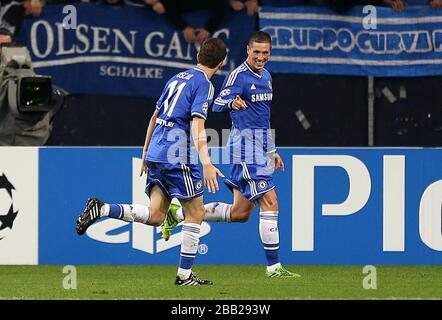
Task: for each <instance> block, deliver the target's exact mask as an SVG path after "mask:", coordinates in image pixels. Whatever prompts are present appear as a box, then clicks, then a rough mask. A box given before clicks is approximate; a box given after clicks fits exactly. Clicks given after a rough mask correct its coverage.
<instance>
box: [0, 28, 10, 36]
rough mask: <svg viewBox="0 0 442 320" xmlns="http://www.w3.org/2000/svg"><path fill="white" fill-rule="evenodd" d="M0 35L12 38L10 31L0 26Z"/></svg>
mask: <svg viewBox="0 0 442 320" xmlns="http://www.w3.org/2000/svg"><path fill="white" fill-rule="evenodd" d="M0 35H2V36H10V37H11V38H12V32H11V31H9V30H8V29H6V28H0Z"/></svg>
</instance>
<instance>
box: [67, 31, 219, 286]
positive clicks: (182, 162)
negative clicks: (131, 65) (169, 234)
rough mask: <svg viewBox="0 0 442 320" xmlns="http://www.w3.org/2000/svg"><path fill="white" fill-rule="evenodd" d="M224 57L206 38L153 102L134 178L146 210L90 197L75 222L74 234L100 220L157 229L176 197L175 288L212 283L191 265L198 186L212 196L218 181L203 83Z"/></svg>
mask: <svg viewBox="0 0 442 320" xmlns="http://www.w3.org/2000/svg"><path fill="white" fill-rule="evenodd" d="M226 53H227V52H226V47H225V45H224V43H223V42H222V41H221V40H220V39H217V38H210V39H208V40H206V41H205V42H204V43H203V45H202V46H201V49H200V51H199V52H198V57H197V60H198V64H197V66H196V67H195V68H193V69H189V70H186V71H184V72H180V73H178V74H177V75H175V76H173V77H172V78H171V79H170V80H169V81H168V82H167V84H166V86H165V88H164V91H163V93H162V95H161V96H160V98H159V99H158V101H157V105H156V110H155V111H154V113H153V115H152V117H151V119H150V122H149V126H148V129H147V133H146V140H145V144H144V149H143V162H142V168H141V172H140V175H142V174H143V173H147V184H146V193H147V195H148V196H149V197H150V206H144V205H139V204H131V205H128V204H107V203H103V202H102V201H100V200H99V199H97V198H92V199H89V200H88V202H87V205H86V208H85V210H84V211H83V213H82V214H81V215H80V216H79V218H78V220H77V225H76V230H77V233H78V234H80V235H81V234H84V233H85V232H86V229H87V228H88V227H89V226H90V225H91V224H92V223H94V222H95V221H96V220H98V219H99V218H100V217H102V216H107V217H110V218H115V219H121V220H124V221H129V222H140V223H144V224H148V225H153V226H159V225H161V224H162V223H163V221H164V219H165V218H166V215H167V212H168V209H169V206H170V204H171V200H172V198H177V199H179V201H180V204H181V206H182V207H183V209H184V210H185V211H186V213H187V215H186V219H185V220H184V224H183V228H182V232H181V240H182V243H181V253H180V262H179V268H178V272H177V277H176V280H175V284H176V285H211V284H212V282H211V281H209V280H203V279H200V278H199V277H197V276H196V275H195V274H194V273H193V272H192V265H193V262H194V258H195V255H196V252H197V248H198V243H199V234H200V225H201V222H202V221H203V218H204V213H205V209H204V206H203V196H202V195H203V191H204V190H203V189H204V188H203V184H204V186H207V189H208V191H209V192H216V191H217V190H218V182H217V175H220V176H222V177H223V175H222V173H221V172H220V171H219V170H218V169H217V168H216V167H215V166H213V165H212V163H211V161H210V157H209V153H208V149H207V137H206V131H205V127H204V124H205V120H206V117H207V111H208V108H209V106H210V105H211V104H212V101H213V97H214V88H213V85H212V83H211V82H210V80H209V79H210V78H211V77H212V76H213V75H214V74H215V73H216V72H217V71H218V70H219V69H220V68H221V66H222V65H223V61H224V58H225V57H226ZM191 140H193V143H194V145H195V147H196V149H197V151H198V154H199V158H200V161H201V163H202V166H203V178H204V182H203V180H202V179H201V173H200V171H199V169H198V167H197V164H196V162H197V159H193V158H192V156H191V152H190V147H191Z"/></svg>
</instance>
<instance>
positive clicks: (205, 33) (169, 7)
mask: <svg viewBox="0 0 442 320" xmlns="http://www.w3.org/2000/svg"><path fill="white" fill-rule="evenodd" d="M161 3H162V4H163V5H164V9H165V15H166V18H167V19H168V20H169V22H170V23H172V24H173V25H174V26H175V28H176V29H178V30H180V31H182V32H183V35H184V39H185V40H186V41H187V42H189V43H192V42H196V43H199V44H201V43H203V42H204V40H206V39H207V38H208V37H209V35H210V34H212V33H213V32H214V31H215V30H216V28H217V27H218V26H219V25H220V24H221V22H222V21H223V19H224V17H225V15H226V7H227V4H226V3H225V2H224V0H211V1H207V0H186V1H182V0H162V1H161ZM196 10H209V17H208V19H207V22H206V25H205V26H204V28H198V29H195V28H194V27H193V26H191V25H189V24H188V23H187V22H186V20H185V19H184V18H183V16H182V14H183V13H184V12H189V11H196Z"/></svg>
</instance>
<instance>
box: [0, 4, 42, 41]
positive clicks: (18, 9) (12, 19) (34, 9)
mask: <svg viewBox="0 0 442 320" xmlns="http://www.w3.org/2000/svg"><path fill="white" fill-rule="evenodd" d="M42 6H43V5H42V2H41V0H1V7H0V27H1V28H5V29H7V30H9V31H10V32H11V33H12V34H13V35H16V34H18V33H19V31H20V28H21V26H22V24H23V20H24V18H25V16H29V15H32V16H34V17H37V16H39V15H40V14H41V10H42Z"/></svg>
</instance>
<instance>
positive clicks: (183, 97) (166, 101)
mask: <svg viewBox="0 0 442 320" xmlns="http://www.w3.org/2000/svg"><path fill="white" fill-rule="evenodd" d="M214 92H215V90H214V88H213V85H212V83H211V82H210V80H209V79H208V77H207V75H206V73H205V72H204V71H202V70H201V69H198V68H193V69H189V70H186V71H183V72H180V73H178V74H177V75H175V76H173V77H172V78H171V79H170V80H169V81H168V82H167V84H166V86H165V87H164V90H163V93H162V94H161V96H160V98H159V99H158V101H157V104H156V109H157V110H158V117H157V120H156V125H155V128H154V131H153V134H152V137H151V140H150V143H149V148H148V151H147V155H146V159H147V160H148V161H153V162H161V163H184V164H188V163H192V161H191V160H192V159H191V158H190V144H191V134H190V126H191V122H192V118H193V117H199V118H202V119H204V120H205V119H206V118H207V111H208V109H209V106H210V105H211V104H212V100H213V95H214Z"/></svg>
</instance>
